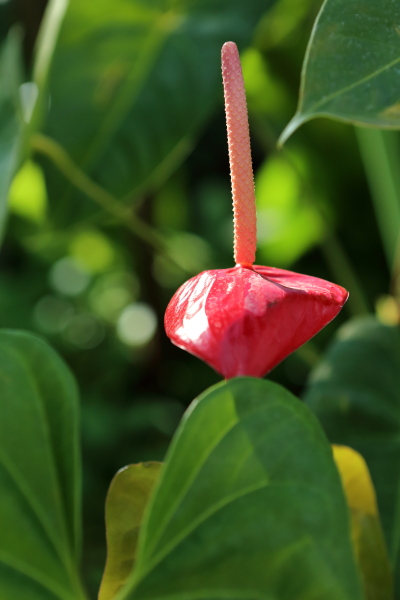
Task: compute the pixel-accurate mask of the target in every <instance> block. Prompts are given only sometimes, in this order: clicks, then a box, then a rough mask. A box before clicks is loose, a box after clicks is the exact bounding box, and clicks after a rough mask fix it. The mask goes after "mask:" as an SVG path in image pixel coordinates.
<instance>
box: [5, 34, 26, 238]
mask: <svg viewBox="0 0 400 600" xmlns="http://www.w3.org/2000/svg"><path fill="white" fill-rule="evenodd" d="M20 50H21V36H20V35H19V32H18V31H16V30H12V31H11V32H10V33H9V35H8V37H7V39H6V41H5V42H4V45H3V47H2V48H1V50H0V239H1V237H2V236H3V233H4V226H5V220H6V216H7V199H8V191H9V189H10V185H11V182H12V179H13V177H14V175H15V173H16V171H17V169H18V166H19V161H20V149H21V137H22V131H23V127H24V126H23V119H22V113H21V107H20V102H19V86H20V84H21V83H22V75H21V55H20Z"/></svg>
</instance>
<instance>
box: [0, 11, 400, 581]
mask: <svg viewBox="0 0 400 600" xmlns="http://www.w3.org/2000/svg"><path fill="white" fill-rule="evenodd" d="M46 4H47V3H46V0H0V37H1V44H2V51H1V56H0V175H1V181H0V214H1V211H3V212H4V211H5V206H6V204H7V202H8V207H9V210H8V213H9V214H8V221H7V228H6V233H5V237H4V240H3V246H2V251H1V255H0V262H1V269H0V324H1V326H2V327H7V328H22V329H28V330H31V331H34V332H37V333H38V334H40V335H42V336H43V337H45V338H47V339H48V340H49V342H50V343H51V344H52V345H53V346H54V347H55V348H56V349H57V350H58V351H59V352H60V353H61V354H62V355H63V357H64V358H65V360H66V361H67V362H68V363H69V365H70V366H71V368H72V370H73V372H74V374H75V376H76V378H77V380H78V382H79V386H80V390H81V396H82V438H83V452H84V522H85V527H86V531H85V551H84V566H85V568H84V572H85V574H86V577H87V583H88V586H89V587H90V589H92V590H95V589H96V585H97V584H98V580H99V577H100V575H101V572H102V568H103V565H104V553H105V544H104V524H103V523H104V515H103V512H104V500H105V494H106V491H107V487H108V485H109V482H110V479H111V477H112V476H113V475H114V473H115V472H116V471H117V469H119V468H120V467H122V466H123V465H125V464H128V463H132V462H137V461H142V460H160V459H162V458H163V455H164V453H165V451H166V448H167V446H168V443H169V441H170V439H171V436H172V434H173V432H174V430H175V428H176V426H177V423H178V422H179V419H180V417H181V415H182V413H183V411H184V409H185V407H186V406H187V405H188V404H189V403H190V401H191V400H192V399H193V398H194V397H195V396H196V395H197V394H199V393H200V392H202V391H203V390H204V389H205V388H206V387H208V386H209V385H211V384H213V383H215V382H217V381H218V380H219V377H218V375H216V374H215V373H214V372H213V371H212V370H211V369H210V368H209V367H207V366H206V365H204V364H203V363H202V362H200V361H199V360H197V359H196V358H194V357H192V356H190V355H187V354H185V353H184V352H182V351H181V350H179V349H177V348H175V347H174V346H172V344H171V343H170V342H169V340H168V339H167V338H166V336H165V334H164V331H163V314H164V311H165V308H166V305H167V303H168V301H169V299H170V298H171V296H172V294H173V293H174V291H175V290H176V288H177V287H178V286H179V285H180V284H181V283H183V282H184V281H185V280H186V279H188V278H189V277H190V276H192V275H194V274H196V273H198V272H199V271H201V270H204V269H208V268H223V267H229V266H232V218H231V198H230V182H229V171H228V154H227V143H226V132H225V121H224V112H223V93H222V83H221V76H220V57H219V52H220V47H221V46H222V43H223V42H224V41H226V40H229V39H232V40H234V41H235V42H237V44H238V46H239V48H240V50H241V56H242V60H243V70H244V77H245V82H246V88H247V94H248V104H249V116H250V126H251V137H252V149H253V161H254V168H255V182H256V193H257V202H258V218H259V247H258V255H257V262H258V263H259V264H267V265H273V266H278V267H284V268H289V269H291V270H294V271H299V272H303V273H308V274H311V275H315V276H318V277H323V278H326V279H331V280H332V281H335V282H336V283H339V284H341V285H344V286H345V287H347V288H348V289H349V290H350V292H351V296H350V300H349V302H348V304H347V305H346V307H345V308H344V310H343V313H342V314H341V315H340V316H339V318H338V319H337V320H336V321H335V323H332V324H331V325H330V326H328V327H327V328H326V329H325V330H324V331H323V332H321V333H320V334H319V335H318V336H317V337H316V338H314V340H313V341H312V342H311V343H309V344H307V345H306V346H305V347H304V348H302V349H301V350H300V351H298V352H297V353H295V354H294V355H292V356H290V357H289V358H288V359H286V360H285V361H284V362H283V363H282V364H281V365H280V366H279V367H278V368H276V369H275V370H274V371H273V373H272V374H271V375H270V377H271V379H274V380H276V381H278V382H279V383H282V384H283V385H285V386H286V387H288V388H289V389H290V390H291V391H292V392H294V393H296V394H299V393H301V390H302V387H303V385H304V383H305V380H306V377H307V374H308V372H309V370H310V368H311V367H312V366H313V365H314V364H315V363H316V362H317V361H318V358H319V356H320V353H321V351H322V350H323V349H324V347H325V345H326V343H327V342H328V341H329V340H330V339H331V337H332V335H333V333H334V331H335V329H336V328H337V327H338V325H339V324H340V323H341V322H343V321H344V320H345V319H346V317H348V316H350V315H357V314H363V313H366V312H368V311H373V310H375V308H376V307H378V314H379V315H380V317H381V318H382V319H383V320H384V321H385V322H394V321H395V320H396V319H397V318H398V313H397V305H396V304H393V302H392V301H391V300H390V297H388V294H389V289H388V281H389V279H390V277H389V271H388V268H387V265H386V261H385V254H384V250H383V248H382V243H381V240H380V237H379V233H378V229H377V225H376V221H375V215H374V211H373V207H372V203H371V198H370V195H369V191H368V187H367V183H366V180H365V176H364V172H363V167H362V163H361V159H360V155H359V150H358V146H357V141H356V137H355V135H354V130H353V129H352V128H351V127H350V126H346V125H343V124H340V123H336V122H333V121H328V120H317V121H314V122H311V123H309V124H307V125H305V126H304V127H303V128H301V129H300V130H299V131H298V132H297V133H296V134H295V135H294V137H293V139H291V140H290V141H289V142H288V143H287V145H286V147H285V149H284V150H283V151H282V152H278V151H277V150H276V141H277V138H278V137H279V134H280V133H281V131H282V130H283V128H284V127H285V125H286V124H287V122H288V121H289V120H290V118H291V117H292V115H293V114H294V112H295V109H296V103H297V93H298V88H299V80H300V71H301V65H302V60H303V57H304V53H305V49H306V45H307V41H308V38H309V35H310V32H311V28H312V24H313V22H314V20H315V17H316V14H317V12H318V10H319V8H320V4H321V2H320V0H276V1H275V2H273V1H272V0H230V1H228V0H198V1H197V2H195V1H194V0H175V1H173V0H147V1H146V2H144V1H143V0H85V1H84V2H82V1H81V0H71V1H70V2H69V3H67V2H64V1H63V0H62V1H56V2H53V3H52V5H51V6H49V7H48V9H50V10H47V13H46V17H45V21H44V22H43V21H42V19H43V15H44V13H45V10H46ZM41 23H42V26H41ZM58 30H59V31H58ZM39 31H40V34H39V38H38V32H39ZM58 34H59V35H58Z"/></svg>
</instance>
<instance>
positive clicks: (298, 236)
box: [255, 156, 325, 267]
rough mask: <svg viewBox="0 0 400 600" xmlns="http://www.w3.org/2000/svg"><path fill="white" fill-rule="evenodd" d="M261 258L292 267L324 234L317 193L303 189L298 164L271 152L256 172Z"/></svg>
mask: <svg viewBox="0 0 400 600" xmlns="http://www.w3.org/2000/svg"><path fill="white" fill-rule="evenodd" d="M255 184H256V195H257V216H258V236H257V237H258V256H259V258H258V260H259V262H260V263H261V262H262V263H264V262H265V263H267V264H274V265H276V266H279V267H289V266H290V265H291V264H293V262H294V261H295V260H297V259H298V258H300V257H301V256H302V254H304V253H305V252H306V251H307V250H309V249H310V248H312V247H313V246H314V245H315V244H316V243H317V242H319V241H321V239H322V238H323V237H324V233H325V231H324V230H325V228H324V224H323V221H322V218H321V216H320V214H319V212H318V210H317V208H316V206H315V205H314V203H315V202H316V198H315V197H311V196H310V193H309V192H308V194H307V195H306V194H305V193H304V191H303V187H304V186H303V182H302V179H301V176H300V174H299V172H298V171H297V170H296V168H295V166H294V165H293V164H291V163H290V162H288V161H287V160H286V159H285V158H283V157H281V156H272V157H270V158H268V159H267V160H266V162H265V163H264V164H263V165H262V166H261V167H260V169H259V170H258V172H257V175H256V181H255Z"/></svg>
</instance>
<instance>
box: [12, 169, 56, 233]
mask: <svg viewBox="0 0 400 600" xmlns="http://www.w3.org/2000/svg"><path fill="white" fill-rule="evenodd" d="M9 207H10V211H11V212H13V213H14V214H17V215H19V216H21V217H24V218H25V219H29V220H30V221H33V222H35V223H42V222H43V221H44V219H45V216H46V208H47V192H46V184H45V181H44V176H43V172H42V170H41V168H40V167H39V166H38V165H37V164H36V163H34V162H32V161H30V160H28V161H26V163H25V164H24V165H23V166H22V168H21V169H20V170H19V171H18V173H17V174H16V176H15V177H14V180H13V182H12V184H11V188H10V194H9Z"/></svg>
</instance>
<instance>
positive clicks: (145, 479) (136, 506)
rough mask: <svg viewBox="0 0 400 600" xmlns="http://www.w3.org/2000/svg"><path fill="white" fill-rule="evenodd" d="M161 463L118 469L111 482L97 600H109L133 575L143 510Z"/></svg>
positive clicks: (141, 464)
mask: <svg viewBox="0 0 400 600" xmlns="http://www.w3.org/2000/svg"><path fill="white" fill-rule="evenodd" d="M160 468H161V463H140V464H138V465H129V466H128V467H125V468H124V469H121V471H119V472H118V473H117V474H116V476H115V477H114V479H113V480H112V482H111V486H110V489H109V491H108V495H107V501H106V530H107V563H106V568H105V571H104V575H103V579H102V582H101V587H100V592H99V600H111V599H112V598H114V597H115V595H116V593H117V592H118V591H119V589H120V588H121V587H122V586H123V585H124V583H125V582H126V580H127V578H128V577H129V575H130V574H131V573H132V571H133V568H134V563H135V558H136V547H137V540H138V535H139V530H140V526H141V524H142V518H143V513H144V510H145V508H146V506H147V503H148V501H149V498H150V495H151V492H152V491H153V487H154V484H155V482H156V481H157V478H158V475H159V472H160Z"/></svg>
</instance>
